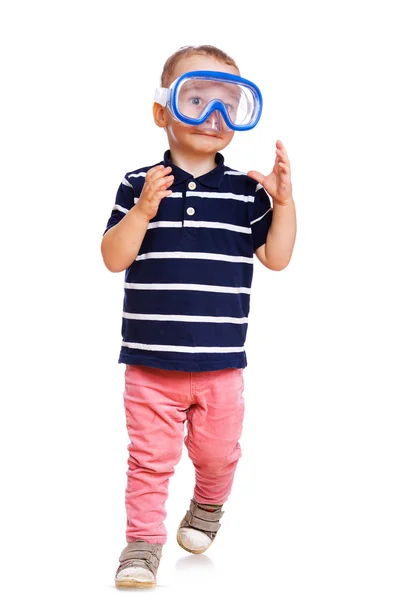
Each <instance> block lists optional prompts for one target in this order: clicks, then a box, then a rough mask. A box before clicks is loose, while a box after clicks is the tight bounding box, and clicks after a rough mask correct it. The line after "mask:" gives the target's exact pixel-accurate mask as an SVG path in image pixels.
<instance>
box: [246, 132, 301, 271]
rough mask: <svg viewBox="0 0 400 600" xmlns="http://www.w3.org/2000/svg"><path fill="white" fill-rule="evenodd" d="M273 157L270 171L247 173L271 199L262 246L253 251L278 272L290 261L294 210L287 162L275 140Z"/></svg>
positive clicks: (292, 243) (292, 245) (293, 240)
mask: <svg viewBox="0 0 400 600" xmlns="http://www.w3.org/2000/svg"><path fill="white" fill-rule="evenodd" d="M276 147H277V150H276V159H275V165H274V168H273V170H272V172H271V173H270V174H269V175H268V176H264V175H262V174H261V173H259V172H257V171H250V172H249V173H248V175H249V176H250V177H252V178H253V179H255V180H256V181H258V183H260V184H261V185H262V186H263V187H264V189H266V190H267V192H268V193H269V194H270V195H271V197H272V200H273V211H272V222H271V225H270V228H269V230H268V234H267V239H266V242H265V244H264V245H263V246H260V247H259V248H257V250H256V251H255V253H256V256H257V258H259V260H260V261H261V262H262V263H263V265H265V266H266V267H268V268H269V269H272V270H273V271H281V270H282V269H284V268H285V267H287V265H288V264H289V262H290V259H291V256H292V252H293V247H294V243H295V239H296V209H295V205H294V201H293V196H292V184H291V178H290V163H289V158H288V155H287V152H286V150H285V148H284V146H283V144H282V142H281V141H280V140H278V141H277V142H276Z"/></svg>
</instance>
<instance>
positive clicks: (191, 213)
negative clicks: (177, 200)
mask: <svg viewBox="0 0 400 600" xmlns="http://www.w3.org/2000/svg"><path fill="white" fill-rule="evenodd" d="M186 212H187V214H188V215H194V213H195V210H194V208H193V207H192V206H189V208H188V209H187V210H186Z"/></svg>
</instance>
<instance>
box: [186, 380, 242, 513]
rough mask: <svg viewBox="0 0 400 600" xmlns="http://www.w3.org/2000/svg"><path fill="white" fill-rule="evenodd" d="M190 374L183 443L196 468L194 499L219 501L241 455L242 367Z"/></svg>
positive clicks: (223, 497)
mask: <svg viewBox="0 0 400 600" xmlns="http://www.w3.org/2000/svg"><path fill="white" fill-rule="evenodd" d="M192 376H193V379H192V387H193V395H194V398H195V404H194V405H193V406H192V407H191V409H190V410H189V412H188V421H187V429H188V432H187V436H186V438H185V444H186V446H187V448H188V452H189V457H190V458H191V460H192V461H193V464H194V467H195V470H196V484H195V489H194V499H195V500H196V501H197V502H200V503H202V504H223V503H224V502H225V501H226V500H227V498H228V496H229V494H230V491H231V488H232V484H233V479H234V475H235V470H236V466H237V463H238V461H239V458H240V457H241V448H240V444H239V438H240V436H241V433H242V426H243V417H244V398H243V395H242V394H243V390H244V382H243V369H222V370H219V371H206V372H203V373H192Z"/></svg>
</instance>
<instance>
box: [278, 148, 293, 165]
mask: <svg viewBox="0 0 400 600" xmlns="http://www.w3.org/2000/svg"><path fill="white" fill-rule="evenodd" d="M276 157H277V159H278V160H281V161H282V162H284V163H285V164H287V165H288V166H289V165H290V161H289V158H288V155H287V154H285V153H284V152H281V150H277V151H276Z"/></svg>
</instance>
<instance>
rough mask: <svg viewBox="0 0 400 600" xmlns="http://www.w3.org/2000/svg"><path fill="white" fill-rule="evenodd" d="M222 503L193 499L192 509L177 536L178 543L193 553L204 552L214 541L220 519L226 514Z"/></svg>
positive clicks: (183, 520)
mask: <svg viewBox="0 0 400 600" xmlns="http://www.w3.org/2000/svg"><path fill="white" fill-rule="evenodd" d="M221 509H222V505H221V506H218V507H215V506H214V507H213V506H212V505H210V504H199V503H198V502H196V500H194V499H193V500H191V502H190V509H189V510H188V511H187V513H186V515H185V517H184V518H183V519H182V521H181V523H180V525H179V528H178V533H177V536H176V539H177V542H178V544H179V545H180V546H181V548H183V549H184V550H186V551H187V552H191V553H192V554H202V553H203V552H205V551H206V550H207V549H208V548H209V547H210V546H211V544H212V543H213V541H214V539H215V536H216V535H217V531H218V529H219V528H220V527H221V525H220V522H219V521H220V519H221V517H222V515H223V514H224V513H223V511H222V510H221Z"/></svg>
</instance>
